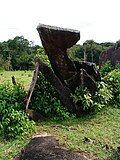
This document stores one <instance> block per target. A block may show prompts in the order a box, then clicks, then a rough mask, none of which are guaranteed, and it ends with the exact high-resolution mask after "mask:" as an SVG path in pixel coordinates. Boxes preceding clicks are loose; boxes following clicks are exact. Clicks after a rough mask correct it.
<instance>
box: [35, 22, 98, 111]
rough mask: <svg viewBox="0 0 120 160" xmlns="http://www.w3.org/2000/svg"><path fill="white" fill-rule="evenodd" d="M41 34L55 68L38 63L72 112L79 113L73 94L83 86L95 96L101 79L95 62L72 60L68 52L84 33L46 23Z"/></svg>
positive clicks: (40, 28)
mask: <svg viewBox="0 0 120 160" xmlns="http://www.w3.org/2000/svg"><path fill="white" fill-rule="evenodd" d="M37 31H38V33H39V36H40V39H41V42H42V45H43V47H44V50H45V53H46V54H47V55H48V58H49V60H50V63H51V67H52V69H51V68H49V67H48V66H47V65H46V64H44V63H43V62H42V61H41V60H38V62H39V70H40V71H41V72H42V74H43V75H44V76H45V77H46V79H47V80H48V81H49V82H50V83H51V84H52V85H53V86H54V87H55V89H56V91H57V92H58V94H59V97H60V100H61V101H62V103H63V104H64V105H65V106H66V107H67V108H68V109H69V111H70V112H71V113H74V114H78V113H79V107H78V106H77V105H76V104H75V103H74V102H73V101H72V98H71V93H74V91H75V89H76V87H78V86H83V87H87V88H88V90H89V91H90V92H91V93H92V94H94V93H95V92H96V91H97V85H96V82H97V81H99V80H100V76H99V73H98V71H97V70H96V68H95V64H94V63H88V62H79V61H72V60H71V59H69V57H68V53H67V49H68V48H70V47H72V46H73V45H75V44H76V43H77V42H78V40H79V39H80V32H79V31H78V30H73V29H68V28H60V27H55V26H49V25H44V24H39V25H38V27H37Z"/></svg>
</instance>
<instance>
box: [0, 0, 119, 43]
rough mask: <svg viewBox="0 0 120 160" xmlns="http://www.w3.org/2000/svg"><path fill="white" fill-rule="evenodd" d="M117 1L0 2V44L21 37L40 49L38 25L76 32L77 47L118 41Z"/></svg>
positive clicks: (8, 0)
mask: <svg viewBox="0 0 120 160" xmlns="http://www.w3.org/2000/svg"><path fill="white" fill-rule="evenodd" d="M119 17H120V0H0V42H3V41H7V40H8V39H13V38H14V37H15V36H21V35H23V36H24V37H25V38H27V39H28V40H29V41H31V40H32V41H34V43H35V44H39V45H41V42H40V38H39V35H38V32H37V30H36V27H37V25H38V24H39V23H43V24H48V25H54V26H58V27H63V28H66V27H67V28H71V29H77V30H79V31H80V33H81V39H80V41H79V42H78V43H80V44H82V43H83V42H85V41H86V40H90V39H93V40H94V41H95V42H98V43H101V42H116V41H117V40H120V18H119Z"/></svg>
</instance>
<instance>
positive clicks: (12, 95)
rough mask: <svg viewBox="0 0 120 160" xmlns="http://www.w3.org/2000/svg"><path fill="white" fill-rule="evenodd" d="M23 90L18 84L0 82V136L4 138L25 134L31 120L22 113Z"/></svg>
mask: <svg viewBox="0 0 120 160" xmlns="http://www.w3.org/2000/svg"><path fill="white" fill-rule="evenodd" d="M25 95H26V93H25V91H24V89H23V87H22V86H21V85H20V84H17V85H11V84H10V82H6V83H2V84H0V136H2V137H3V138H6V139H10V138H16V137H17V136H22V135H23V134H27V133H29V132H30V130H31V129H32V125H33V122H32V121H30V120H29V118H28V117H27V115H26V114H25V113H24V111H23V108H24V99H25Z"/></svg>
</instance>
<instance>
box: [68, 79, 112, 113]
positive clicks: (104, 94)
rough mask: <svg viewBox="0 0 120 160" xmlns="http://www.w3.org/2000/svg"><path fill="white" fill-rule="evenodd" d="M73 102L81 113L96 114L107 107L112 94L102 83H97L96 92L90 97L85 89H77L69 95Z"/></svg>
mask: <svg viewBox="0 0 120 160" xmlns="http://www.w3.org/2000/svg"><path fill="white" fill-rule="evenodd" d="M71 97H72V98H73V101H74V102H75V103H76V104H77V105H78V106H79V110H80V112H82V113H84V112H85V113H86V112H90V111H92V112H97V111H99V110H100V109H101V108H103V107H104V106H106V105H107V103H108V102H109V101H110V100H111V99H112V92H111V91H110V90H109V89H108V87H107V85H106V84H105V83H104V82H99V83H98V92H96V93H95V94H94V95H92V94H91V93H90V92H89V91H88V89H87V88H84V87H81V86H79V87H77V88H76V90H75V92H74V94H72V95H71Z"/></svg>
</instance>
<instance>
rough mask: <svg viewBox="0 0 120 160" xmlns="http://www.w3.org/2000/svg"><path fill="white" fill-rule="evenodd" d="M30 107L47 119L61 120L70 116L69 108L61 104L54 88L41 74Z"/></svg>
mask: <svg viewBox="0 0 120 160" xmlns="http://www.w3.org/2000/svg"><path fill="white" fill-rule="evenodd" d="M30 106H31V107H32V109H34V110H36V111H37V112H39V113H41V114H42V115H43V116H44V117H47V118H52V119H55V120H60V119H66V118H69V116H70V114H69V112H68V110H67V108H66V107H65V106H63V105H62V104H61V102H60V100H59V96H58V94H57V92H56V91H55V89H54V87H53V86H52V85H51V84H50V83H49V82H48V81H47V80H46V79H45V77H44V76H43V75H42V74H41V72H40V73H39V76H38V80H37V85H36V87H35V90H34V92H33V95H32V98H31V103H30Z"/></svg>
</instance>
